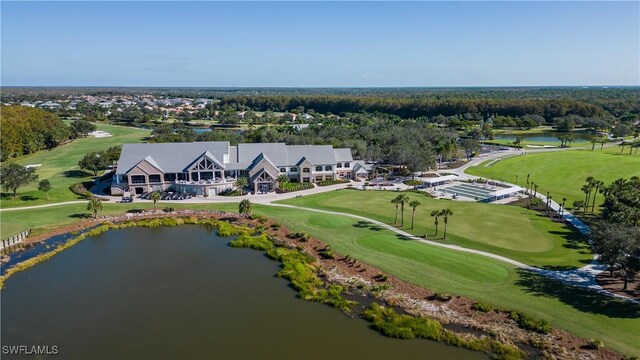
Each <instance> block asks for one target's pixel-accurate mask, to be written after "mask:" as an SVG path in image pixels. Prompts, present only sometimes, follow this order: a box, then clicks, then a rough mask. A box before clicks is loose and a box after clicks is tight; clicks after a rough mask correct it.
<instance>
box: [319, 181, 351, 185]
mask: <svg viewBox="0 0 640 360" xmlns="http://www.w3.org/2000/svg"><path fill="white" fill-rule="evenodd" d="M346 182H349V180H323V181H318V182H317V183H316V185H318V186H329V185H335V184H344V183H346Z"/></svg>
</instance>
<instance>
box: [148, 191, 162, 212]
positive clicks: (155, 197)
mask: <svg viewBox="0 0 640 360" xmlns="http://www.w3.org/2000/svg"><path fill="white" fill-rule="evenodd" d="M149 198H150V199H151V200H153V211H156V210H157V209H156V203H157V202H158V200H160V193H159V192H157V191H154V192H152V193H151V195H149Z"/></svg>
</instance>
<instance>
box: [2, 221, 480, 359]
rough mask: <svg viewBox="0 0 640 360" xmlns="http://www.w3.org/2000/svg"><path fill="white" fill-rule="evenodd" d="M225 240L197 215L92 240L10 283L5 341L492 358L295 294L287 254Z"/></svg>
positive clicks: (91, 350) (252, 354) (89, 355)
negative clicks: (275, 255) (281, 273)
mask: <svg viewBox="0 0 640 360" xmlns="http://www.w3.org/2000/svg"><path fill="white" fill-rule="evenodd" d="M228 241H229V239H228V238H227V239H223V238H220V237H218V236H217V235H216V232H215V230H214V229H209V228H206V227H203V226H197V225H185V226H181V227H175V228H162V227H161V228H129V229H124V230H111V231H108V232H106V233H103V234H100V235H97V236H94V237H90V238H87V239H85V240H83V241H81V242H80V243H79V244H77V245H76V246H73V247H71V248H70V249H67V250H65V251H64V252H62V253H60V254H58V255H56V256H54V257H53V258H52V259H50V260H48V261H46V262H43V263H40V264H38V265H36V266H34V267H32V268H30V269H28V270H26V271H23V272H19V273H16V274H15V275H13V276H12V277H11V278H9V279H8V280H7V281H6V283H5V289H4V290H2V320H1V321H2V344H3V345H49V346H53V345H56V346H57V347H58V349H59V355H57V356H51V357H52V358H53V357H57V358H60V359H62V358H83V359H97V358H121V359H134V358H135V359H142V358H146V359H158V358H180V359H185V358H225V359H239V358H277V359H300V358H312V359H337V358H343V359H346V358H348V359H355V358H367V359H384V358H386V359H401V358H413V359H415V358H422V359H428V358H432V359H460V358H464V359H486V358H487V357H486V356H485V355H484V354H481V353H477V352H471V351H467V350H464V349H460V348H455V347H450V346H446V345H444V344H441V343H436V342H433V341H428V340H397V339H391V338H387V337H384V336H382V335H380V334H378V333H377V332H376V331H373V330H371V329H370V328H369V323H368V322H366V321H365V320H363V319H360V318H351V317H348V316H346V315H344V314H343V313H342V312H341V311H339V310H336V309H334V308H331V307H329V306H326V305H323V304H318V303H312V302H309V301H304V300H301V299H298V298H296V297H295V295H296V292H295V291H294V290H293V289H291V288H290V287H289V286H288V282H287V281H286V280H283V279H280V278H277V277H275V276H274V274H275V273H276V272H277V271H278V263H276V262H274V261H272V260H269V259H268V258H266V256H264V254H263V253H261V252H258V251H255V250H249V249H235V248H231V247H229V246H228V245H227V243H228ZM3 358H9V357H8V356H3ZM31 358H33V357H31Z"/></svg>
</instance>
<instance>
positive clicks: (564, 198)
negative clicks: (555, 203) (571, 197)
mask: <svg viewBox="0 0 640 360" xmlns="http://www.w3.org/2000/svg"><path fill="white" fill-rule="evenodd" d="M566 202H567V198H566V197H563V198H562V205H560V209H562V210H560V218H562V215H564V204H565V203H566Z"/></svg>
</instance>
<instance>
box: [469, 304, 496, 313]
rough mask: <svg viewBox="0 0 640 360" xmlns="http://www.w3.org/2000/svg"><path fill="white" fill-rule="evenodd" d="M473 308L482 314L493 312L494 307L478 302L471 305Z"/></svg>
mask: <svg viewBox="0 0 640 360" xmlns="http://www.w3.org/2000/svg"><path fill="white" fill-rule="evenodd" d="M471 308H472V309H473V310H475V311H480V312H485V313H486V312H489V311H491V310H493V306H491V305H489V304H487V303H483V302H481V301H478V302H476V303H473V305H471Z"/></svg>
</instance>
